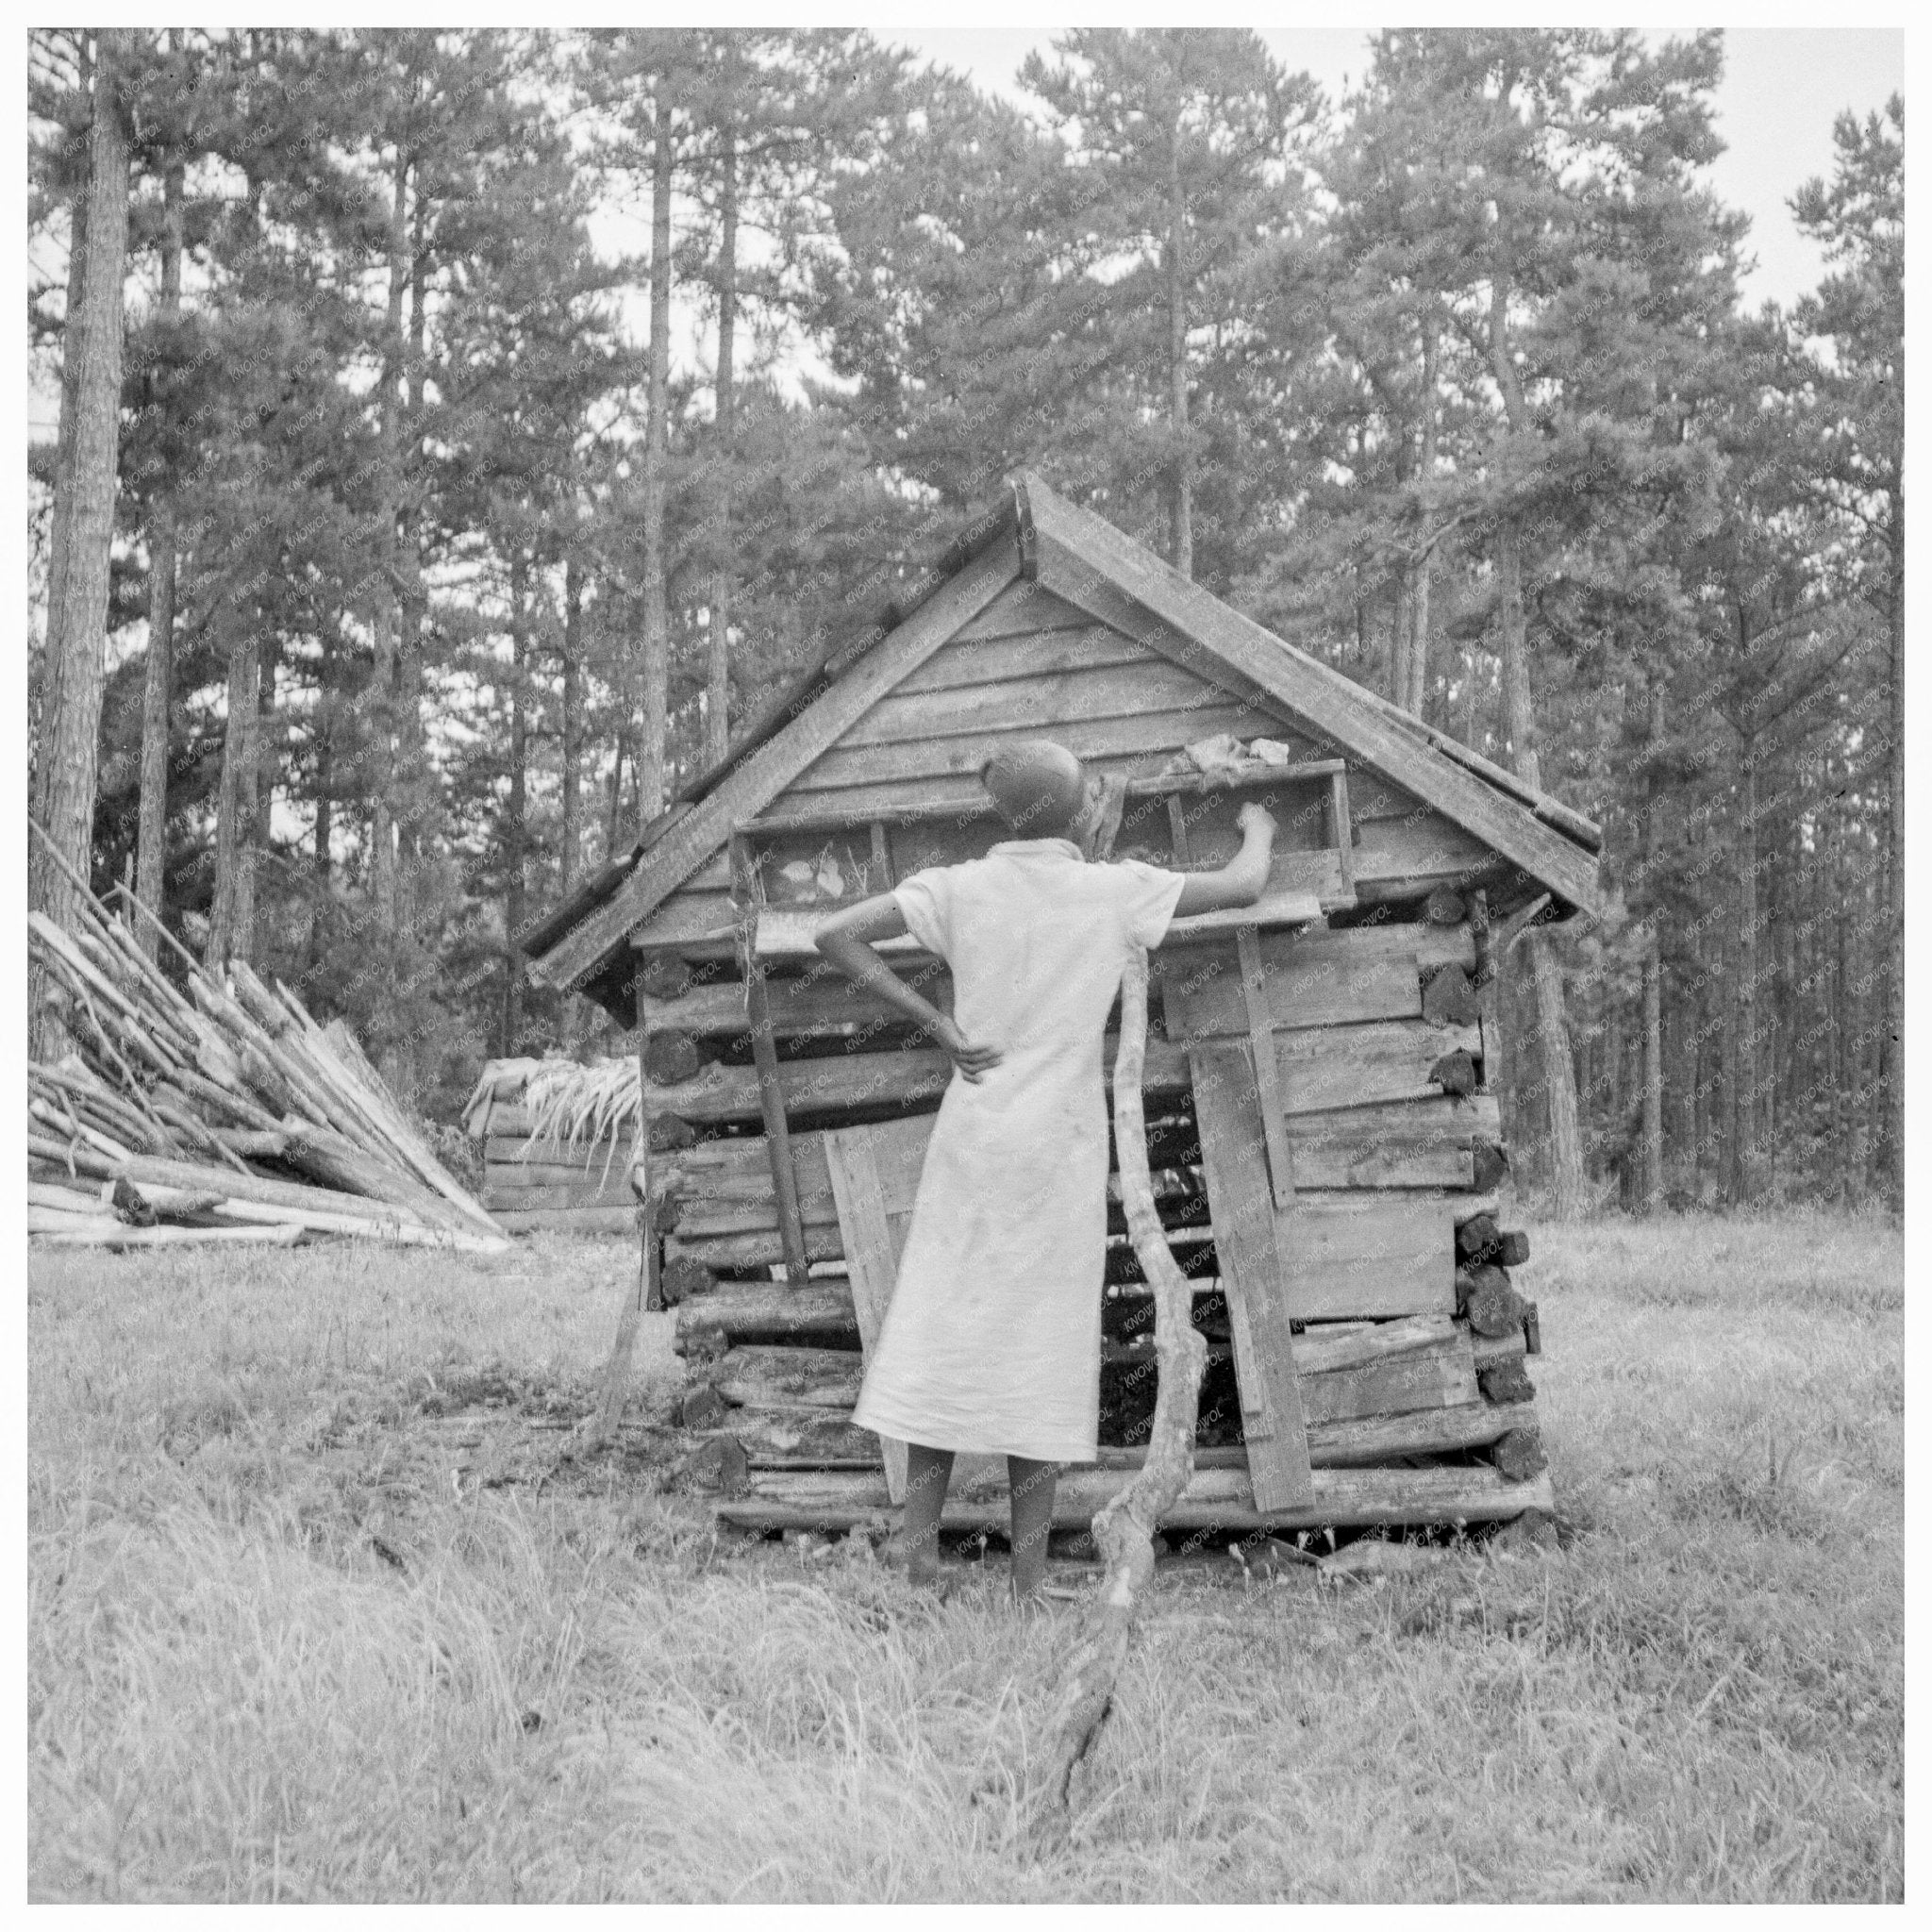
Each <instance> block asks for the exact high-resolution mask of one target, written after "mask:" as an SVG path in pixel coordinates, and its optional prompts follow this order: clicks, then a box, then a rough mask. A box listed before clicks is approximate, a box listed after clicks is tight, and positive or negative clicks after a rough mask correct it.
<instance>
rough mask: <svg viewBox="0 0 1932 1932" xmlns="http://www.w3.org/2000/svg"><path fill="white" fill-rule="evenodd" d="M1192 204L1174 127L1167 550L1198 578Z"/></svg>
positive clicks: (1169, 187)
mask: <svg viewBox="0 0 1932 1932" xmlns="http://www.w3.org/2000/svg"><path fill="white" fill-rule="evenodd" d="M1187 239H1188V198H1187V192H1186V191H1185V189H1184V188H1183V187H1182V185H1181V127H1180V123H1179V121H1178V120H1176V121H1175V123H1174V139H1173V142H1172V144H1171V145H1170V147H1169V150H1168V177H1167V383H1168V429H1169V432H1170V433H1171V435H1172V436H1173V438H1174V461H1173V470H1172V480H1171V482H1170V484H1169V490H1170V492H1171V493H1170V496H1169V503H1168V550H1169V552H1170V554H1171V555H1172V557H1173V558H1174V569H1176V570H1177V571H1179V572H1180V574H1181V575H1182V576H1184V577H1191V576H1192V575H1194V459H1193V456H1192V453H1191V448H1190V445H1189V441H1188V284H1187Z"/></svg>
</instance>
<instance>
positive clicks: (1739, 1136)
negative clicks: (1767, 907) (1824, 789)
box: [1724, 737, 1759, 1207]
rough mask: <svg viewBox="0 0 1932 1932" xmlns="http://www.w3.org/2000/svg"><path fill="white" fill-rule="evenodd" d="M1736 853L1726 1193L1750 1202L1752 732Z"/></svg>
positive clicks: (1754, 1098)
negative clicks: (1735, 939) (1735, 907)
mask: <svg viewBox="0 0 1932 1932" xmlns="http://www.w3.org/2000/svg"><path fill="white" fill-rule="evenodd" d="M1738 794H1739V796H1738V829H1737V835H1736V840H1737V843H1736V856H1737V891H1738V924H1737V958H1736V964H1735V967H1734V970H1733V972H1732V975H1731V1029H1732V1040H1731V1045H1730V1048H1729V1051H1728V1052H1727V1054H1726V1056H1725V1057H1726V1059H1727V1061H1728V1063H1729V1069H1730V1088H1731V1106H1730V1126H1731V1132H1730V1147H1729V1150H1728V1153H1727V1156H1726V1158H1725V1162H1724V1180H1725V1186H1724V1198H1725V1200H1726V1202H1727V1203H1729V1204H1730V1205H1733V1206H1740V1207H1743V1206H1748V1205H1750V1203H1752V1202H1753V1201H1755V1200H1756V1199H1757V1194H1758V1152H1757V1115H1758V1091H1757V1090H1758V1059H1759V1055H1758V1050H1757V739H1756V738H1755V737H1747V738H1746V739H1745V740H1744V741H1743V745H1742V748H1741V751H1740V758H1739V772H1738Z"/></svg>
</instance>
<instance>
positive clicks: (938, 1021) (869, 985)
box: [813, 892, 1001, 1081]
mask: <svg viewBox="0 0 1932 1932" xmlns="http://www.w3.org/2000/svg"><path fill="white" fill-rule="evenodd" d="M907 929H908V928H907V924H906V915H905V914H904V913H903V912H901V911H900V910H899V902H898V900H896V899H895V898H894V897H893V896H892V895H891V893H890V892H881V893H879V894H878V895H877V896H876V897H874V898H871V899H861V900H860V901H859V902H858V904H857V905H856V906H848V907H846V908H845V909H844V910H843V911H842V912H835V913H834V914H833V915H832V917H831V918H830V919H828V920H826V922H825V923H824V924H823V925H822V926H820V927H819V929H818V931H817V932H816V933H815V934H814V935H813V940H814V942H815V943H816V945H817V946H818V949H819V954H820V956H821V957H822V958H824V959H825V960H827V961H828V962H829V963H830V964H832V965H833V966H835V967H837V968H838V970H839V971H840V972H841V973H842V974H844V975H845V976H846V978H847V979H849V980H851V981H852V983H853V984H854V985H855V986H858V987H861V988H863V989H864V990H865V991H867V992H869V993H871V994H872V995H873V997H874V999H879V1000H883V1001H884V1002H885V1003H886V1005H887V1006H889V1007H892V1008H896V1009H897V1010H898V1011H899V1012H902V1013H904V1014H905V1015H906V1017H907V1018H908V1020H910V1021H911V1022H912V1023H913V1024H914V1025H916V1026H919V1027H921V1028H923V1029H924V1031H925V1032H926V1033H927V1034H929V1035H930V1036H931V1037H932V1039H933V1040H934V1041H936V1042H937V1043H938V1044H939V1045H941V1046H942V1047H944V1048H945V1050H946V1052H947V1053H948V1054H950V1055H951V1056H952V1059H953V1064H954V1065H955V1066H956V1067H958V1069H959V1071H960V1073H961V1074H964V1075H965V1077H966V1078H967V1079H969V1080H974V1081H976V1080H978V1079H980V1078H981V1077H982V1075H984V1074H986V1073H987V1071H988V1070H989V1069H990V1068H992V1067H996V1066H998V1065H999V1063H1000V1059H1001V1054H1000V1051H999V1049H998V1048H997V1047H994V1046H979V1045H975V1044H974V1043H973V1042H972V1041H969V1040H968V1039H967V1038H966V1036H965V1035H964V1034H963V1033H961V1032H960V1031H959V1029H958V1026H956V1025H955V1024H953V1022H952V1021H951V1020H949V1019H948V1018H947V1017H946V1016H945V1014H943V1013H942V1012H941V1011H940V1009H939V1008H937V1007H935V1006H934V1005H933V1004H932V1002H931V1001H930V1000H927V999H924V998H922V997H921V995H920V994H919V993H918V992H916V991H914V990H913V989H912V988H911V987H909V986H908V985H907V984H906V982H905V981H904V980H903V979H901V978H900V977H899V975H898V974H896V973H894V972H893V971H892V969H891V967H890V966H888V965H887V964H886V962H885V961H884V960H883V959H882V958H879V956H878V955H877V954H876V953H875V952H874V951H873V942H874V941H876V940H891V939H897V938H898V937H899V935H900V934H901V933H903V932H905V931H906V930H907Z"/></svg>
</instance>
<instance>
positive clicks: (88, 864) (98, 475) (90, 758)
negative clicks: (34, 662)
mask: <svg viewBox="0 0 1932 1932" xmlns="http://www.w3.org/2000/svg"><path fill="white" fill-rule="evenodd" d="M121 39H122V36H121V32H120V30H119V29H117V28H113V27H102V28H100V29H99V40H98V55H97V58H96V60H95V64H94V76H93V123H92V127H91V128H90V130H89V134H88V183H87V222H86V232H85V235H84V237H83V238H81V240H80V242H79V244H78V245H79V246H80V248H81V251H82V266H81V269H80V275H79V281H80V294H81V301H80V312H79V314H78V315H77V316H73V317H70V319H69V322H68V327H67V340H66V342H65V344H64V347H63V357H64V365H65V366H64V367H63V371H62V382H61V412H62V416H63V419H64V418H65V416H66V414H67V409H68V406H69V403H70V401H71V402H72V406H73V418H74V420H73V434H72V438H71V440H68V441H67V448H68V460H67V463H66V465H65V467H64V468H63V470H62V471H61V474H60V475H59V476H58V479H57V481H56V485H55V512H56V517H57V520H58V522H59V523H60V525H62V526H63V536H62V543H61V556H60V558H59V562H60V565H61V568H60V571H59V574H58V576H56V577H55V579H54V581H53V582H52V583H50V584H49V586H48V600H47V651H46V660H45V672H44V676H45V683H44V686H43V691H44V696H43V701H42V716H41V735H40V746H39V758H38V760H37V762H36V765H35V768H34V775H35V780H36V783H35V788H34V789H35V793H36V796H35V798H34V805H35V807H36V813H35V815H36V817H38V819H39V820H40V823H41V826H42V830H43V831H45V832H46V834H47V835H48V837H49V839H50V840H51V841H52V842H53V846H54V849H55V851H56V852H58V854H59V855H60V857H61V858H64V859H66V861H67V863H68V864H69V865H70V866H72V867H73V869H74V871H75V873H76V874H79V876H80V877H82V878H86V877H87V876H88V874H89V873H90V872H91V870H92V853H93V820H94V786H95V778H96V773H97V770H98V761H99V757H100V729H101V694H102V687H103V684H104V682H105V679H106V675H107V650H108V569H109V563H110V559H111V554H112V550H113V542H114V493H115V489H116V485H117V483H118V480H119V478H118V465H119V458H120V429H121V424H120V415H121V346H122V341H121V332H122V299H121V298H122V291H121V282H122V275H123V273H124V270H125V265H126V259H127V139H126V130H125V127H124V125H123V124H122V118H121V99H120V65H121V63H120V54H121ZM70 375H71V378H72V379H71V382H70V380H69V377H70ZM29 843H30V844H31V845H33V846H34V848H35V849H34V850H33V852H32V854H31V857H30V860H29V866H28V873H27V881H28V895H29V903H30V904H31V905H32V906H34V907H36V908H39V909H41V910H42V911H44V912H46V913H47V914H48V915H49V916H50V917H52V918H54V919H56V920H58V921H61V922H63V923H66V922H68V921H70V920H72V918H73V917H74V916H75V913H74V909H73V908H74V902H75V889H74V887H73V886H72V885H70V884H69V883H68V881H67V879H66V878H65V876H64V875H63V874H62V873H61V870H60V867H59V865H58V863H57V862H56V860H55V858H53V856H52V855H51V854H49V853H46V852H43V851H42V850H40V849H39V844H38V841H29ZM29 994H30V1005H29V1008H28V1016H29V1042H30V1050H31V1051H32V1052H33V1054H34V1055H35V1057H36V1058H53V1057H54V1055H55V1054H57V1053H58V1050H59V1048H58V1023H57V1022H56V1021H55V1019H54V1016H53V1013H52V1011H51V1010H50V1009H49V1008H48V1007H47V1005H46V1003H45V998H44V994H43V993H42V991H41V990H40V989H39V988H37V987H33V986H30V988H29Z"/></svg>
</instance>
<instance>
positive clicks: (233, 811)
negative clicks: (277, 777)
mask: <svg viewBox="0 0 1932 1932" xmlns="http://www.w3.org/2000/svg"><path fill="white" fill-rule="evenodd" d="M229 622H230V624H231V625H233V627H234V628H233V633H232V635H231V636H230V638H229V640H228V705H227V711H228V715H227V722H226V725H225V729H224V731H223V733H222V786H221V792H220V796H219V800H218V803H217V805H216V808H215V893H214V905H213V908H212V909H211V910H210V912H209V914H208V963H209V964H210V965H212V966H216V967H221V966H225V965H226V964H227V963H228V961H229V960H230V959H244V960H252V959H253V958H254V957H255V808H256V775H255V774H256V739H257V731H256V724H257V715H258V711H259V710H260V707H261V659H260V657H259V655H258V651H257V649H256V635H255V623H254V612H253V611H252V610H239V611H233V612H231V613H230V617H229Z"/></svg>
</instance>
